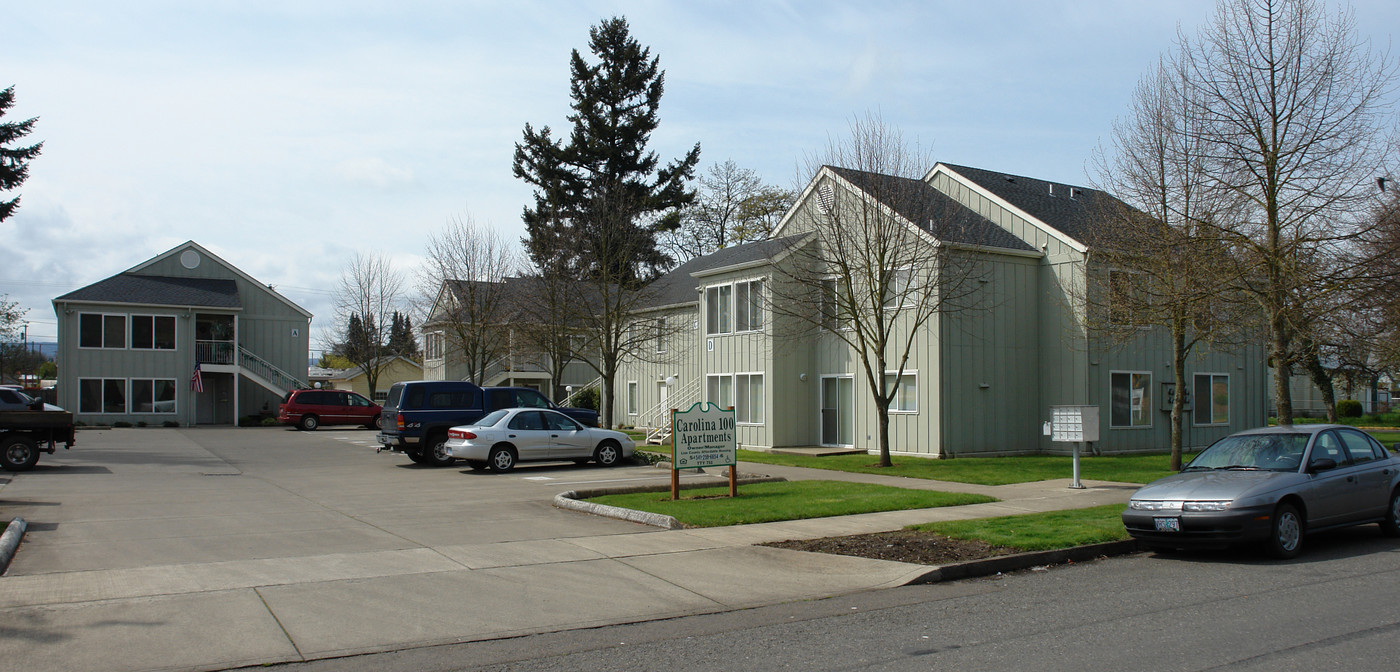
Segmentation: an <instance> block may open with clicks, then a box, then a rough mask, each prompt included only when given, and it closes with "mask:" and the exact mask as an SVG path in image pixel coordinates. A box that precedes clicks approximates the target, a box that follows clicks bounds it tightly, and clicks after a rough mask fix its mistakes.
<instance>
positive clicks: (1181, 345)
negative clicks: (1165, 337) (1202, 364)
mask: <svg viewBox="0 0 1400 672" xmlns="http://www.w3.org/2000/svg"><path fill="white" fill-rule="evenodd" d="M1172 382H1173V383H1174V384H1175V385H1176V396H1175V397H1173V398H1172V420H1171V423H1172V439H1171V452H1172V471H1181V443H1182V436H1181V424H1182V422H1181V421H1182V417H1181V416H1182V413H1183V412H1184V411H1185V410H1186V395H1187V394H1188V393H1189V391H1188V390H1187V388H1186V324H1185V322H1184V321H1182V320H1174V321H1173V322H1172ZM1196 403H1198V404H1199V403H1201V400H1200V399H1197V400H1196Z"/></svg>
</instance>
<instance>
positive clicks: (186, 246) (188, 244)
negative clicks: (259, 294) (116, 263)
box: [122, 240, 311, 320]
mask: <svg viewBox="0 0 1400 672" xmlns="http://www.w3.org/2000/svg"><path fill="white" fill-rule="evenodd" d="M185 250H194V251H196V252H198V253H200V254H202V255H204V256H205V257H208V258H209V259H212V260H214V261H216V262H218V263H219V265H221V266H223V267H224V268H227V269H228V270H230V271H233V273H234V274H235V275H237V276H238V277H239V278H242V279H243V280H246V281H247V282H248V283H249V284H251V285H253V286H254V287H257V288H258V289H260V290H262V291H264V292H267V293H268V294H271V295H272V296H273V297H275V298H277V299H278V300H279V301H281V302H282V303H285V304H287V307H289V308H291V309H292V310H295V311H297V312H298V313H301V314H302V315H303V316H305V317H306V319H308V320H309V319H311V313H310V312H308V311H307V310H306V309H305V308H302V307H301V306H298V305H297V304H296V303H295V302H293V301H292V300H291V299H289V298H287V297H285V296H282V295H281V294H278V293H277V290H275V289H272V288H271V287H269V286H267V285H265V284H263V283H261V282H258V280H257V279H256V278H254V277H253V276H251V275H248V274H247V273H244V272H243V271H242V269H240V268H238V267H237V266H234V265H233V264H230V263H228V262H227V261H224V260H223V258H222V257H220V256H219V255H217V254H214V253H213V252H210V251H209V250H207V249H204V247H202V246H201V245H200V244H199V243H196V242H194V241H193V240H188V241H185V242H184V243H183V244H180V245H176V246H175V247H173V248H171V249H170V250H169V251H167V252H164V253H162V254H158V255H156V256H154V257H151V258H150V259H148V260H146V261H143V262H141V263H139V264H137V265H135V266H132V267H131V268H128V269H126V270H125V271H122V272H123V273H134V274H137V275H140V271H142V270H145V269H147V268H150V267H151V266H153V265H155V264H156V263H157V262H160V261H164V260H166V259H169V258H171V257H173V256H175V255H176V254H179V253H181V252H184V251H185Z"/></svg>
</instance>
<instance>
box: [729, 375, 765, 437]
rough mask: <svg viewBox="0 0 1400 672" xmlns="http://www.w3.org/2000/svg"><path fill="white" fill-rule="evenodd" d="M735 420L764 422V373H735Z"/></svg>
mask: <svg viewBox="0 0 1400 672" xmlns="http://www.w3.org/2000/svg"><path fill="white" fill-rule="evenodd" d="M734 422H737V423H744V424H750V425H761V424H763V374H761V373H736V374H734Z"/></svg>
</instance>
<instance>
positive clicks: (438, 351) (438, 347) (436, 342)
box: [423, 331, 446, 359]
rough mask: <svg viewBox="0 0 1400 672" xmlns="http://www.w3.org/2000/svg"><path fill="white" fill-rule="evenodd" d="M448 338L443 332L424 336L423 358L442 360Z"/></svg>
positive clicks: (434, 332)
mask: <svg viewBox="0 0 1400 672" xmlns="http://www.w3.org/2000/svg"><path fill="white" fill-rule="evenodd" d="M445 340H446V337H445V336H444V335H443V333H442V332H441V331H433V332H429V333H426V334H424V335H423V357H424V358H426V359H442V351H443V343H444V341H445Z"/></svg>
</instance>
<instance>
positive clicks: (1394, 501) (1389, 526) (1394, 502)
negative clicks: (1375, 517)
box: [1381, 489, 1400, 537]
mask: <svg viewBox="0 0 1400 672" xmlns="http://www.w3.org/2000/svg"><path fill="white" fill-rule="evenodd" d="M1381 534H1384V535H1385V536H1387V537H1400V489H1397V490H1396V491H1395V492H1392V493H1390V506H1387V507H1386V508H1385V520H1382V521H1381Z"/></svg>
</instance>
